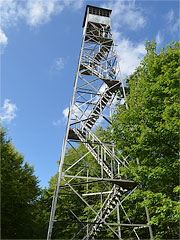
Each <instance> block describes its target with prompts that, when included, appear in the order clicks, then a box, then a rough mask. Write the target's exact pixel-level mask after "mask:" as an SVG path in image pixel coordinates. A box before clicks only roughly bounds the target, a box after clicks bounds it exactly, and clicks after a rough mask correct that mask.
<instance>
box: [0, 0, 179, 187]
mask: <svg viewBox="0 0 180 240" xmlns="http://www.w3.org/2000/svg"><path fill="white" fill-rule="evenodd" d="M87 4H89V5H95V6H100V7H105V8H110V9H112V18H111V19H112V29H113V36H114V39H115V43H116V44H117V53H118V57H119V62H120V67H121V72H122V75H123V77H125V76H127V75H129V74H130V73H133V71H134V69H135V68H136V67H137V66H138V64H139V63H140V61H141V59H142V58H143V56H144V54H145V48H144V46H145V42H146V40H152V39H153V38H154V39H156V41H157V44H158V50H160V48H161V47H162V46H166V44H168V43H170V42H171V41H173V40H174V41H178V40H179V24H180V19H179V3H178V1H137V0H136V1H135V0H132V1H117V0H115V1H75V0H61V1H59V0H26V1H23V0H19V1H18V0H0V12H1V16H0V51H1V56H0V57H1V59H0V60H1V63H0V71H1V75H0V80H1V113H0V115H1V120H2V124H3V126H5V127H7V128H8V129H9V130H8V133H9V136H10V137H12V139H13V144H14V145H15V147H16V148H17V150H18V151H19V152H22V154H23V155H24V159H25V161H28V162H29V163H30V165H33V166H34V169H35V174H36V175H37V176H38V177H39V180H40V185H41V186H47V185H48V181H49V180H50V178H51V176H53V175H54V174H55V173H56V171H57V169H58V166H57V160H58V159H59V157H60V153H61V146H62V142H63V138H64V134H65V126H66V117H67V112H68V111H67V109H68V106H69V103H70V100H71V96H72V91H73V83H74V79H75V74H76V69H77V64H78V57H79V52H80V47H81V40H82V31H83V29H82V23H83V17H84V12H85V6H86V5H87Z"/></svg>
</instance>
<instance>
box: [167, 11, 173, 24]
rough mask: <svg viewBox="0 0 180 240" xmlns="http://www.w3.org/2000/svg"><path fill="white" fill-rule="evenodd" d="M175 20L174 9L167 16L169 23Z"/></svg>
mask: <svg viewBox="0 0 180 240" xmlns="http://www.w3.org/2000/svg"><path fill="white" fill-rule="evenodd" d="M173 19H174V11H173V9H171V10H170V11H169V12H168V14H167V20H168V23H171V22H172V21H173Z"/></svg>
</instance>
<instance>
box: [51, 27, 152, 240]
mask: <svg viewBox="0 0 180 240" xmlns="http://www.w3.org/2000/svg"><path fill="white" fill-rule="evenodd" d="M117 92H119V93H120V94H119V96H120V97H121V99H122V104H126V103H125V98H126V96H125V88H124V85H123V81H122V79H121V73H120V68H119V64H118V60H117V54H116V50H115V44H114V41H113V37H112V32H111V28H110V26H109V28H108V30H107V29H106V32H105V31H104V25H103V24H98V23H93V22H86V25H85V31H84V35H83V41H82V47H81V52H80V57H79V63H78V69H77V74H76V79H75V83H74V90H73V96H72V101H71V105H70V108H69V115H68V120H67V127H66V134H65V138H64V143H63V147H62V153H61V160H60V165H59V173H58V179H57V184H56V190H55V194H54V198H53V202H52V209H51V216H50V223H49V229H48V236H47V239H51V234H52V229H53V223H54V224H56V222H58V218H56V217H55V210H56V204H57V200H58V196H59V195H60V194H67V195H68V194H69V195H73V196H77V197H78V198H79V199H80V200H81V201H82V204H84V206H86V209H88V210H87V212H88V214H87V215H85V216H84V217H83V216H82V213H79V215H77V213H74V211H73V210H72V209H69V214H70V215H71V216H72V217H71V218H72V223H73V224H76V223H77V232H76V235H75V236H74V237H73V238H72V239H80V238H81V239H83V240H85V239H96V238H98V236H101V239H102V235H100V234H102V233H109V232H111V233H112V236H113V239H123V233H124V231H126V230H127V229H131V235H130V237H131V239H140V236H139V235H140V231H141V230H142V229H143V231H145V230H144V229H145V228H146V229H147V238H151V239H153V235H152V229H151V226H147V224H146V223H145V224H144V223H135V222H133V220H131V219H130V218H129V217H128V211H127V209H125V208H124V203H125V201H128V198H129V196H130V195H131V194H132V193H133V192H134V190H135V189H137V188H138V187H139V185H138V184H137V183H135V182H133V181H132V180H130V179H128V178H126V179H125V178H121V171H120V169H121V167H125V168H128V165H129V164H128V157H125V156H121V155H120V154H118V156H120V157H117V156H116V155H115V149H114V144H113V142H108V143H107V142H106V143H104V142H103V141H101V139H100V138H99V137H98V136H97V134H96V132H95V131H94V130H95V129H96V127H97V126H99V125H100V124H103V123H105V122H106V125H111V114H109V113H111V109H112V107H113V104H114V102H115V101H116V94H117ZM126 107H127V105H126ZM79 143H81V144H82V145H84V146H85V147H86V149H87V151H86V152H85V153H84V154H82V153H81V154H80V155H79V158H78V159H75V160H74V159H73V157H72V160H71V162H70V163H69V161H68V162H66V153H67V149H68V148H71V149H72V150H73V151H74V153H76V152H77V146H78V144H79ZM89 156H91V161H88V160H87V159H88V158H89ZM66 163H67V164H66ZM72 173H73V175H72ZM94 185H96V186H97V189H99V190H98V191H97V190H96V191H94V188H93V186H94ZM92 199H93V201H92ZM61 204H62V205H63V204H65V203H61ZM69 207H70V206H69ZM145 212H146V216H147V221H149V213H148V210H147V209H146V211H145ZM120 215H121V216H122V215H123V218H124V219H126V222H121V217H120ZM69 219H70V218H69ZM68 221H70V220H68ZM63 226H64V227H65V228H66V221H64V223H63ZM73 226H74V225H73ZM82 236H83V237H82Z"/></svg>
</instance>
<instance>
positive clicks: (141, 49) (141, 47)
mask: <svg viewBox="0 0 180 240" xmlns="http://www.w3.org/2000/svg"><path fill="white" fill-rule="evenodd" d="M117 45H118V46H117V53H118V58H119V63H120V67H121V73H122V75H123V77H125V76H126V75H129V74H132V73H133V72H134V70H135V69H136V67H137V66H138V65H139V64H140V61H141V60H142V58H143V56H144V55H145V53H146V51H145V44H144V42H141V43H133V42H132V41H130V40H128V39H126V38H121V40H119V41H117Z"/></svg>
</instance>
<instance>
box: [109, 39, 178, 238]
mask: <svg viewBox="0 0 180 240" xmlns="http://www.w3.org/2000/svg"><path fill="white" fill-rule="evenodd" d="M146 50H147V54H146V56H145V58H144V60H143V61H142V62H141V65H140V66H139V67H138V68H137V69H136V72H135V73H134V74H132V75H131V76H130V77H129V78H128V79H127V86H128V88H129V93H128V94H127V100H126V101H127V104H128V109H125V106H124V105H121V104H120V103H118V105H117V109H116V113H115V115H114V118H113V137H114V140H115V144H116V146H117V148H118V150H120V151H121V153H122V154H123V155H125V156H126V155H129V156H130V158H129V159H130V168H129V169H128V170H125V169H122V173H123V174H124V175H128V176H129V177H131V178H132V179H134V180H135V181H138V182H140V183H141V184H142V190H141V191H137V192H136V193H135V195H134V196H136V198H138V197H140V196H141V197H142V196H144V197H145V198H146V200H143V201H142V203H143V204H144V205H145V204H146V205H147V207H149V209H150V215H151V222H150V223H151V224H152V226H153V232H154V235H155V238H156V239H176V238H178V221H179V220H178V219H179V216H178V214H177V213H178V208H179V205H178V202H177V201H178V195H177V191H178V187H177V186H178V177H179V168H178V165H179V163H178V143H179V133H178V130H179V116H178V115H179V76H180V75H179V74H180V58H179V57H180V44H179V43H178V42H175V43H172V44H169V45H168V46H167V49H161V52H160V53H159V54H157V53H156V43H155V42H152V43H150V42H147V44H146ZM137 161H138V162H139V165H138V164H137ZM142 199H143V198H142Z"/></svg>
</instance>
